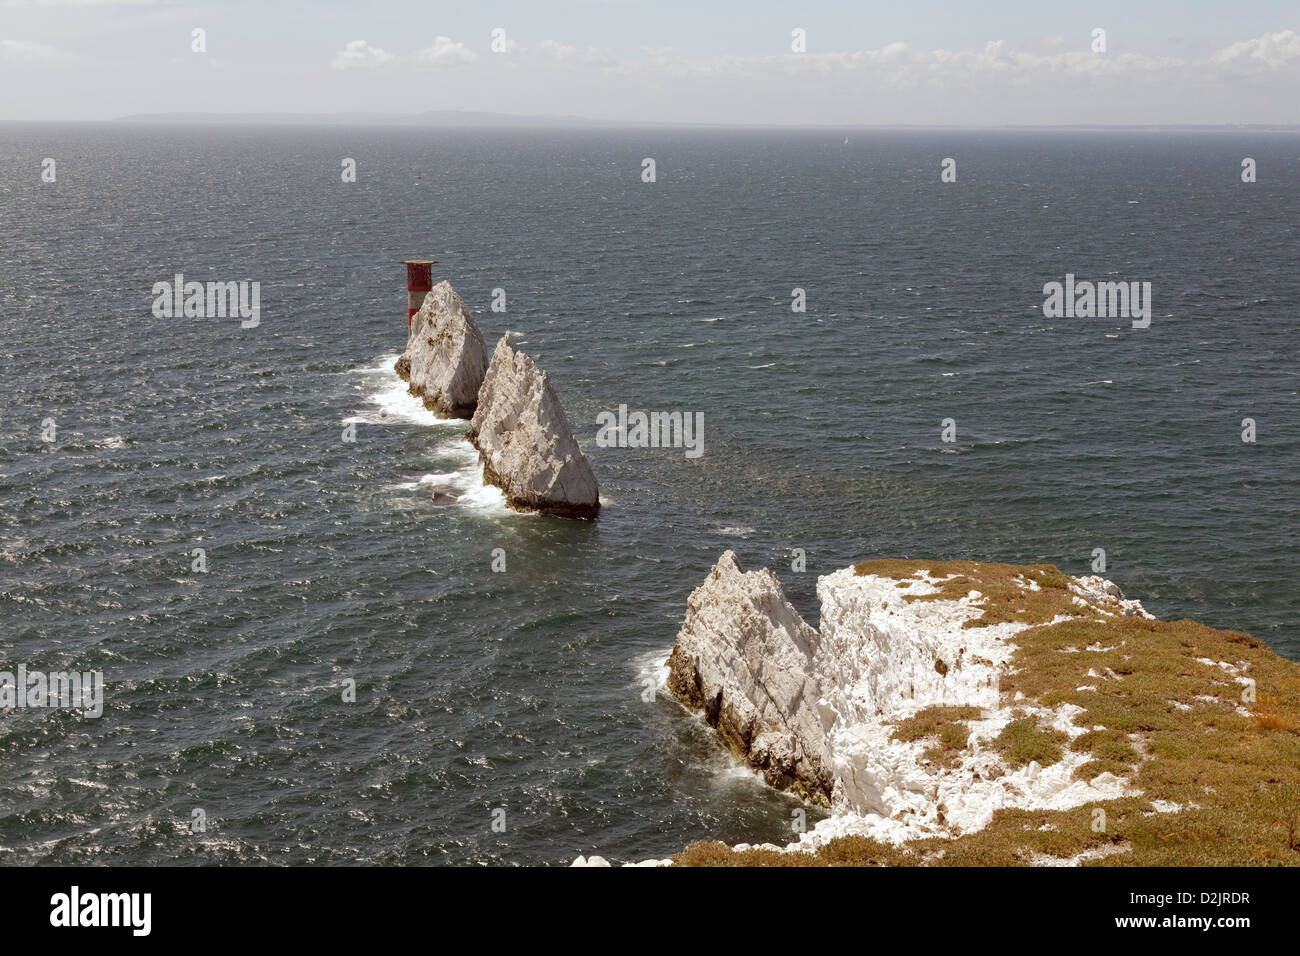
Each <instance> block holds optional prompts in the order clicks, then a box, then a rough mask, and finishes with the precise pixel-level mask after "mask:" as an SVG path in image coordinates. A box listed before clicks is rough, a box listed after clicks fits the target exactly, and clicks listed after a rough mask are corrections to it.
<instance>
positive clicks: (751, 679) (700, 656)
mask: <svg viewBox="0 0 1300 956" xmlns="http://www.w3.org/2000/svg"><path fill="white" fill-rule="evenodd" d="M940 583H941V579H936V578H932V577H930V576H928V575H927V574H926V573H924V572H920V573H918V574H916V575H915V576H914V577H912V578H907V579H903V580H900V579H898V578H892V577H887V576H880V575H860V574H857V573H856V572H855V570H854V569H853V568H846V569H844V570H841V571H837V572H835V573H834V574H830V575H826V576H824V577H821V578H819V579H818V582H817V595H818V598H819V599H820V600H821V629H820V632H816V631H813V630H812V629H811V628H810V627H808V625H807V624H805V623H804V622H803V621H802V620H801V619H799V617H798V615H797V614H796V613H795V612H794V611H793V609H792V608H791V607H790V606H789V604H788V603H787V602H786V601H785V599H784V596H783V594H782V592H781V588H780V584H779V583H778V582H777V580H776V578H775V577H774V576H773V575H772V574H771V573H770V572H767V571H761V572H751V573H750V574H749V575H742V574H740V571H739V568H738V566H736V564H735V557H734V555H732V554H731V553H730V552H727V553H726V554H724V555H723V556H722V559H721V560H720V561H719V562H718V566H717V567H715V568H714V569H713V571H712V572H711V573H710V575H709V578H708V580H706V581H705V583H704V585H702V586H701V587H700V588H699V589H697V590H696V591H695V593H694V594H692V595H691V599H690V605H689V607H688V610H687V615H686V623H685V624H684V625H683V628H682V631H681V633H680V634H679V636H678V641H677V645H676V646H675V647H674V649H673V655H672V657H671V658H670V659H669V664H670V667H671V668H672V671H671V673H672V677H670V680H669V687H670V689H672V690H673V691H674V693H676V694H677V696H678V697H679V698H680V699H681V700H682V701H683V702H684V703H686V704H687V705H688V706H691V707H695V708H701V707H703V708H704V709H705V712H706V715H708V716H709V721H710V723H713V724H714V725H715V726H718V727H719V730H720V732H721V733H722V735H723V736H724V738H726V739H728V741H729V742H730V743H732V745H733V746H735V747H736V749H737V750H739V751H740V752H741V753H742V754H746V750H745V748H744V747H743V746H740V745H738V744H737V737H739V739H740V740H742V741H743V740H744V739H745V734H744V733H743V732H742V733H740V734H737V732H736V730H735V729H734V728H735V727H736V726H739V727H740V728H742V729H743V728H744V727H747V726H752V727H754V728H755V731H756V732H755V733H754V734H753V735H752V738H751V744H750V749H749V753H748V754H746V755H747V757H748V759H750V762H751V763H754V764H755V766H757V767H758V769H761V770H762V769H765V768H764V767H763V766H762V765H761V762H755V761H754V760H753V759H752V756H750V755H752V754H753V753H754V747H753V743H752V740H760V739H761V740H769V739H772V740H775V739H780V746H779V748H774V747H770V746H769V747H768V748H767V749H766V750H760V751H759V753H760V754H762V753H765V752H767V751H773V752H777V753H780V754H781V755H782V756H783V758H784V759H785V760H786V761H787V763H788V762H789V761H793V764H794V765H793V767H790V768H789V769H788V770H787V773H786V774H785V775H784V776H785V777H788V778H790V779H793V780H820V779H823V778H824V779H825V783H826V786H825V790H824V791H823V792H828V793H829V797H830V799H829V803H830V807H831V816H830V817H828V818H827V819H825V820H822V821H821V822H820V823H819V824H818V825H817V826H816V827H815V828H814V829H813V830H811V831H809V832H808V833H805V834H803V835H802V836H801V838H800V842H799V843H796V844H792V845H791V846H790V847H789V849H791V850H795V849H813V848H815V847H817V846H820V845H822V844H824V843H826V842H827V841H829V840H830V839H833V838H835V837H838V836H847V835H861V836H870V837H873V838H875V839H878V840H882V841H887V842H891V843H901V842H903V841H905V840H910V839H916V838H919V837H925V836H955V835H959V834H961V833H966V832H971V831H975V830H979V829H982V828H983V827H984V826H986V825H987V824H988V823H989V822H990V820H991V819H992V816H993V813H994V812H995V811H996V810H998V809H1001V808H1006V807H1019V808H1024V809H1056V810H1063V809H1069V808H1072V807H1077V806H1081V805H1084V804H1086V803H1091V802H1093V801H1098V800H1110V799H1116V798H1118V797H1121V796H1125V795H1129V794H1131V793H1132V792H1133V791H1132V790H1131V789H1130V787H1129V784H1128V783H1127V782H1126V781H1124V780H1122V779H1120V778H1118V777H1115V776H1113V775H1112V774H1109V773H1103V774H1101V775H1099V776H1097V777H1095V778H1093V779H1092V780H1091V781H1083V780H1076V779H1074V771H1075V770H1076V769H1077V768H1078V767H1080V766H1081V765H1082V764H1084V763H1086V762H1087V761H1088V760H1090V759H1092V758H1091V756H1090V755H1089V754H1088V753H1087V752H1085V751H1079V752H1075V751H1072V750H1070V749H1069V748H1068V747H1067V748H1064V750H1063V753H1064V756H1063V758H1062V759H1061V760H1060V761H1059V762H1057V763H1055V764H1053V765H1051V766H1048V767H1042V766H1039V765H1038V764H1037V763H1030V764H1029V765H1028V766H1024V767H1012V766H1010V765H1008V764H1007V763H1005V762H1004V760H1003V759H1002V756H1001V754H1000V752H999V751H998V750H997V749H996V748H994V747H993V746H992V744H993V741H994V739H995V738H996V737H997V736H998V734H999V733H1000V732H1001V731H1002V729H1003V728H1004V727H1005V726H1006V725H1007V724H1008V723H1009V722H1010V721H1011V720H1012V719H1013V711H1018V714H1017V716H1020V715H1025V714H1028V715H1032V716H1034V717H1035V718H1036V719H1037V720H1038V721H1039V723H1040V724H1041V725H1043V726H1051V727H1052V728H1054V729H1056V730H1059V731H1061V732H1062V733H1064V734H1065V735H1066V736H1067V737H1068V738H1071V739H1072V738H1074V737H1077V736H1079V735H1080V734H1083V733H1086V732H1087V730H1088V729H1090V728H1086V727H1081V726H1078V725H1077V724H1075V723H1074V720H1073V718H1074V717H1075V716H1076V715H1077V714H1078V713H1081V710H1080V708H1078V707H1077V706H1074V705H1070V704H1063V705H1060V706H1059V707H1055V708H1047V707H1041V706H1038V705H1037V704H1036V703H1035V702H1033V701H1029V700H1025V699H1023V698H1019V699H1016V700H1007V699H1006V698H1005V697H1004V695H1002V694H1001V693H1000V691H999V683H1000V679H1001V677H1002V675H1003V674H1005V673H1006V670H1007V667H1008V665H1009V663H1010V661H1011V656H1012V654H1013V653H1014V652H1015V650H1016V647H1015V645H1014V643H1013V641H1012V639H1013V638H1014V636H1015V634H1016V633H1018V632H1019V631H1021V630H1024V629H1025V628H1026V627H1027V626H1028V625H1026V624H1021V623H1017V622H1008V623H998V624H992V625H989V626H983V627H971V628H966V627H963V624H964V623H965V622H966V621H968V620H971V619H973V618H977V617H979V616H981V615H982V613H983V611H984V608H983V607H982V606H981V603H980V601H981V597H982V595H981V594H980V593H979V592H978V591H970V592H968V593H967V594H966V595H965V596H964V597H962V598H960V599H957V600H950V599H936V600H925V601H918V600H912V601H908V600H904V599H905V598H906V597H922V596H926V595H932V594H935V593H936V592H937V591H938V590H939V587H938V585H939V584H940ZM1025 585H1026V589H1027V590H1033V589H1034V588H1036V587H1037V585H1036V584H1035V583H1034V582H1030V581H1026V582H1025ZM1070 590H1071V592H1072V593H1073V594H1075V595H1076V596H1078V597H1079V598H1080V600H1081V601H1083V602H1084V604H1085V607H1086V609H1081V614H1088V615H1092V614H1095V613H1103V614H1140V615H1143V616H1147V617H1149V616H1150V615H1147V614H1146V612H1145V611H1143V610H1142V608H1141V605H1140V604H1138V602H1136V601H1125V600H1124V598H1123V596H1122V595H1121V594H1120V593H1119V589H1118V588H1117V587H1115V586H1114V585H1113V584H1111V583H1110V582H1108V581H1105V580H1104V579H1100V578H1097V579H1074V581H1073V583H1072V584H1071V587H1070ZM696 688H698V690H697V689H696ZM711 693H712V694H715V695H717V694H719V693H720V694H721V697H720V704H712V703H711V702H712V701H713V700H714V699H715V698H711V697H710V696H709V695H710V694H711ZM938 705H943V706H972V707H977V708H980V710H981V716H980V717H979V718H977V719H974V720H970V721H968V722H967V726H968V727H969V729H970V738H969V742H968V745H967V748H966V749H965V750H964V751H963V752H962V754H961V756H960V758H959V759H958V761H957V762H956V763H955V764H953V765H949V766H944V767H938V766H935V765H933V764H932V763H931V761H930V760H927V759H926V758H925V757H924V756H923V754H924V753H925V751H926V750H927V748H928V745H929V744H930V743H932V741H926V740H919V741H900V740H895V739H893V733H894V730H895V726H894V724H895V722H896V721H900V720H905V719H906V718H908V717H911V716H914V715H915V714H916V713H917V712H918V711H921V710H923V709H925V708H927V707H931V706H938ZM710 706H713V707H714V709H715V710H717V711H718V714H719V717H718V719H715V718H714V717H713V716H712V715H709V711H708V707H710ZM728 707H729V708H730V710H729V711H727V710H726V708H728ZM724 713H731V714H734V715H737V716H736V717H735V718H733V719H723V716H722V715H723V714H724ZM728 723H730V724H731V725H732V726H731V727H728V726H727V724H728ZM782 734H786V735H788V736H787V737H785V738H782V737H781V735H782ZM763 735H766V736H763ZM765 775H767V774H766V772H765ZM768 780H769V782H778V784H780V781H779V780H778V781H773V778H772V777H771V776H770V775H768ZM785 785H786V786H789V784H788V783H787V784H785ZM794 789H800V788H798V787H795V788H794ZM804 789H811V788H807V787H805V788H804ZM813 796H814V798H815V794H813ZM818 802H824V801H822V800H818Z"/></svg>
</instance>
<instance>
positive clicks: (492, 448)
mask: <svg viewBox="0 0 1300 956" xmlns="http://www.w3.org/2000/svg"><path fill="white" fill-rule="evenodd" d="M514 343H515V335H514V333H513V332H507V333H506V334H505V335H504V336H502V338H501V341H500V342H498V343H497V347H496V351H494V352H493V353H492V363H491V364H490V365H489V366H488V370H487V374H486V375H485V376H484V377H483V387H482V388H481V389H480V390H479V394H478V410H477V411H476V412H475V413H474V421H473V422H472V423H471V424H470V430H469V434H468V435H467V436H466V437H467V438H468V439H469V440H470V443H471V444H473V446H474V447H475V448H477V449H478V451H479V460H480V461H481V462H482V463H483V478H484V480H485V481H487V482H489V483H491V484H494V485H496V486H497V487H498V488H500V489H501V490H502V491H504V492H505V494H506V501H507V503H508V504H509V505H510V506H511V507H512V508H515V509H517V510H520V511H544V512H548V513H551V514H558V515H563V516H564V517H569V518H595V517H596V515H597V513H598V512H599V511H600V489H599V488H598V487H597V485H596V476H595V475H593V474H592V472H591V466H590V465H588V464H587V459H586V458H585V457H583V454H582V450H581V449H580V448H578V443H577V442H576V441H574V439H573V433H572V432H571V431H569V422H568V419H566V418H565V417H564V409H563V408H561V407H560V400H559V398H557V397H556V395H555V389H553V388H552V387H551V383H550V380H549V379H548V378H547V376H546V373H545V372H543V371H542V370H541V369H539V368H538V367H537V366H536V365H535V364H534V363H533V360H532V359H531V358H529V357H528V356H527V355H525V354H524V353H523V352H520V351H519V350H518V349H516V348H515V345H514Z"/></svg>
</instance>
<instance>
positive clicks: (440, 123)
mask: <svg viewBox="0 0 1300 956" xmlns="http://www.w3.org/2000/svg"><path fill="white" fill-rule="evenodd" d="M10 122H14V121H10ZM66 122H75V121H72V120H69V121H66ZM108 122H110V123H120V124H148V125H187V126H208V125H210V126H219V125H239V126H409V127H425V126H431V127H480V128H485V129H488V128H523V129H572V128H615V129H617V128H622V129H632V128H644V127H672V128H684V129H769V130H778V129H794V130H832V129H833V130H864V131H869V130H970V131H975V130H1011V131H1025V132H1052V131H1070V130H1075V131H1087V130H1095V131H1099V132H1101V131H1117V132H1141V131H1148V130H1149V131H1167V132H1202V131H1203V132H1241V131H1250V132H1256V133H1258V132H1300V125H1294V124H1293V125H1287V124H1272V123H1241V124H1222V125H1198V124H1171V125H1159V124H1148V125H1127V126H1126V125H1115V126H1110V125H1097V124H1078V125H1070V124H1063V125H1059V126H1033V125H1014V124H1013V125H999V126H979V125H974V126H946V125H933V124H925V123H919V124H911V123H882V124H855V123H844V124H836V123H815V124H814V123H810V124H806V125H797V126H791V125H788V124H780V123H773V124H767V123H697V122H684V121H680V120H610V119H597V118H592V117H587V116H573V115H562V116H551V115H544V114H543V115H524V114H518V113H494V112H485V111H474V110H426V111H424V112H421V113H371V112H343V113H132V114H129V115H126V116H118V117H114V118H113V119H111V120H108Z"/></svg>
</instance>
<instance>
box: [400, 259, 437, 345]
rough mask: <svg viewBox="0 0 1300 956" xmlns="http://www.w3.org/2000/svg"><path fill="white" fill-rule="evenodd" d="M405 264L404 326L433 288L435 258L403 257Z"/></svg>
mask: <svg viewBox="0 0 1300 956" xmlns="http://www.w3.org/2000/svg"><path fill="white" fill-rule="evenodd" d="M402 264H403V265H405V266H406V327H407V328H408V329H409V328H410V327H411V319H413V318H415V313H417V312H419V311H420V306H422V305H424V296H425V293H427V292H428V291H429V290H430V289H432V288H433V267H434V266H435V265H437V264H438V260H437V259H403V260H402Z"/></svg>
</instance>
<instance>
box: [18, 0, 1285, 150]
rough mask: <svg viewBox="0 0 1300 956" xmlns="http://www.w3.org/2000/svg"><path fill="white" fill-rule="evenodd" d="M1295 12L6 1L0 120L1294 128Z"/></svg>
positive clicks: (1168, 5)
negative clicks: (206, 117) (433, 118)
mask: <svg viewBox="0 0 1300 956" xmlns="http://www.w3.org/2000/svg"><path fill="white" fill-rule="evenodd" d="M1296 19H1297V12H1296V10H1295V6H1294V4H1284V3H1282V2H1281V0H1272V2H1265V3H1260V4H1253V5H1251V6H1249V7H1231V8H1225V7H1224V6H1223V5H1215V4H1210V3H1205V2H1192V3H1173V2H1168V0H1157V2H1153V3H1150V4H1145V5H1143V8H1142V9H1140V10H1134V9H1131V8H1130V6H1128V5H1126V4H1124V3H1121V2H1115V0H1098V2H1090V3H1082V2H1076V0H1067V2H1062V3H1058V4H1054V5H1052V7H1051V8H1050V9H1044V8H1042V7H1040V6H1035V5H1034V4H1030V3H1028V2H1023V0H1011V2H1006V3H1002V4H999V5H997V7H996V8H994V9H988V8H980V9H974V8H970V7H969V6H968V5H965V4H962V3H960V2H957V0H922V2H920V3H918V4H913V5H911V6H909V7H908V8H906V9H894V8H890V7H888V6H887V5H883V4H879V5H877V4H863V3H852V2H848V0H828V2H824V3H818V4H815V5H812V6H792V5H788V4H783V3H777V2H774V0H758V2H755V3H752V4H747V5H745V6H744V7H740V6H738V5H735V4H731V3H720V4H716V5H712V6H709V7H705V6H702V5H699V4H690V3H685V2H682V0H665V2H662V3H659V4H657V5H656V6H655V7H654V8H653V10H650V11H647V10H644V9H643V8H641V7H640V6H638V5H636V4H633V3H630V2H623V0H605V2H601V0H566V2H559V3H553V4H547V5H546V8H545V9H541V8H540V5H528V4H520V3H517V2H488V3H483V4H476V5H473V6H472V7H457V8H450V7H446V8H443V7H433V8H429V7H426V6H421V5H419V4H415V3H411V2H394V3H384V4H370V5H367V6H365V7H364V8H361V9H356V8H352V7H349V6H347V5H344V4H341V3H335V2H327V3H320V4H310V5H309V4H303V3H294V4H286V5H284V6H282V7H281V6H276V7H270V8H268V7H264V6H259V5H257V4H254V3H247V2H242V0H240V2H231V3H226V4H220V5H216V6H212V5H191V4H188V3H184V2H169V0H0V81H3V82H5V83H6V84H7V86H8V87H9V89H11V90H17V91H19V92H18V93H17V94H15V95H11V96H10V97H8V98H7V99H6V102H5V103H4V104H3V107H0V120H4V121H31V120H53V121H106V120H112V119H116V118H120V117H123V116H132V115H139V114H157V113H167V114H174V113H184V114H201V113H222V114H230V113H234V114H252V113H292V114H338V113H392V114H409V113H421V112H425V111H429V110H455V111H460V112H469V113H474V112H489V113H502V114H513V115H515V116H520V117H551V116H563V117H570V118H579V117H580V118H582V119H583V120H584V121H591V122H611V123H636V124H647V125H661V124H691V125H744V126H778V127H804V126H809V127H825V126H864V127H872V126H896V125H907V126H924V127H952V126H959V127H971V128H994V127H1003V126H1035V127H1036V126H1045V127H1055V126H1067V127H1073V126H1231V125H1265V126H1278V125H1295V124H1300V97H1297V95H1296V94H1297V93H1298V92H1300V33H1297V32H1296V28H1295V25H1296Z"/></svg>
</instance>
